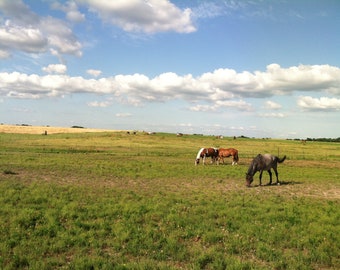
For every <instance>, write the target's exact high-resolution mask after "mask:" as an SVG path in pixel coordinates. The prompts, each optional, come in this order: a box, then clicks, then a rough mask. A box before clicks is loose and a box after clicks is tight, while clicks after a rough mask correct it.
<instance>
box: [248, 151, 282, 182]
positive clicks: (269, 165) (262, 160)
mask: <svg viewBox="0 0 340 270" xmlns="http://www.w3.org/2000/svg"><path fill="white" fill-rule="evenodd" d="M285 159H286V156H284V157H283V158H282V159H280V158H278V157H277V156H273V155H270V154H264V155H261V154H258V155H257V156H256V157H255V158H254V159H253V161H252V162H251V164H250V166H249V169H248V172H247V175H246V185H247V186H248V187H249V186H250V184H251V183H252V182H253V180H254V179H253V176H254V175H255V173H256V172H260V185H262V182H261V180H262V173H263V171H267V172H268V173H269V177H270V181H269V185H271V184H272V172H271V169H273V170H274V172H275V175H276V184H278V185H279V184H280V182H279V174H278V172H277V163H282V162H283V161H284V160H285Z"/></svg>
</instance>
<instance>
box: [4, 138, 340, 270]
mask: <svg viewBox="0 0 340 270" xmlns="http://www.w3.org/2000/svg"><path fill="white" fill-rule="evenodd" d="M0 146H1V148H0V162H1V163H0V192H1V196H0V205H1V208H0V218H1V221H2V222H1V223H0V226H1V227H0V268H1V269H18V268H20V269H25V268H26V269H58V268H61V269H63V268H66V269H150V268H151V269H320V268H322V269H337V268H339V267H340V259H339V254H340V247H339V243H340V236H339V231H340V224H339V220H340V210H339V209H340V207H339V206H340V205H339V185H340V183H339V179H340V173H339V167H340V144H336V143H320V142H308V143H307V144H306V145H302V144H301V143H299V142H296V141H283V140H255V139H237V140H232V139H230V138H225V139H223V140H220V139H216V138H214V137H208V136H203V137H202V136H184V137H179V138H178V137H176V136H175V135H172V134H157V135H152V136H148V135H144V134H137V135H127V134H125V133H91V134H87V133H84V134H60V135H48V136H39V135H19V134H0ZM202 146H216V147H234V148H237V149H238V150H239V153H240V164H239V165H238V166H231V165H230V163H231V160H228V161H227V163H226V164H224V165H219V166H216V165H210V164H209V165H206V166H202V165H199V166H194V159H195V156H196V154H197V151H198V149H199V148H200V147H202ZM264 152H270V153H273V154H278V153H279V154H280V156H283V155H284V154H285V155H287V157H288V158H287V160H286V161H285V162H284V163H283V164H280V165H279V169H278V170H279V176H280V179H281V181H283V185H281V186H274V185H273V186H263V187H259V186H257V185H258V175H256V176H255V180H254V183H253V187H252V188H246V187H245V173H246V171H247V167H248V165H249V163H250V160H251V158H252V157H254V156H255V155H256V154H258V153H264ZM267 181H268V175H267V174H266V173H264V175H263V183H267Z"/></svg>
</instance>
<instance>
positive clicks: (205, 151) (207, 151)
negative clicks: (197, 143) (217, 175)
mask: <svg viewBox="0 0 340 270" xmlns="http://www.w3.org/2000/svg"><path fill="white" fill-rule="evenodd" d="M207 157H211V162H215V161H216V160H217V157H218V149H217V148H212V147H211V148H201V149H200V150H199V151H198V153H197V156H196V160H195V165H197V164H199V163H200V159H201V158H202V159H203V165H205V159H206V158H207Z"/></svg>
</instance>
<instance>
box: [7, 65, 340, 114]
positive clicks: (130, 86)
mask: <svg viewBox="0 0 340 270" xmlns="http://www.w3.org/2000/svg"><path fill="white" fill-rule="evenodd" d="M63 68H64V67H63V66H57V65H49V66H48V67H46V68H45V71H46V72H49V73H58V71H59V73H62V72H61V71H62V70H63ZM65 68H66V67H65ZM90 73H92V74H97V73H96V72H93V71H92V72H90ZM299 91H302V92H304V93H305V92H325V93H327V92H330V91H332V92H333V93H338V94H339V95H340V69H339V68H338V67H334V66H328V65H317V66H304V65H300V66H296V67H289V68H281V67H280V66H279V65H277V64H272V65H269V66H268V67H267V69H266V71H262V72H260V71H255V72H249V71H244V72H240V73H238V72H236V71H235V70H231V69H217V70H215V71H212V72H207V73H204V74H202V75H200V76H197V77H194V76H192V75H191V74H187V75H182V76H180V75H178V74H176V73H172V72H168V73H162V74H160V75H158V76H155V77H153V78H149V77H148V76H146V75H144V74H138V73H136V74H131V75H116V76H112V77H104V78H98V79H97V78H93V79H86V78H83V77H80V76H79V77H71V76H67V75H65V74H49V75H45V76H39V75H36V74H31V75H29V74H24V73H19V72H12V73H6V72H3V73H0V96H11V97H20V98H43V97H45V96H63V95H67V94H72V93H93V94H101V95H102V94H104V95H109V96H110V97H112V98H115V99H116V100H117V101H118V102H121V103H123V104H131V105H135V106H140V105H142V104H144V103H147V102H166V101H169V100H184V101H187V102H189V103H191V107H190V109H191V110H193V111H221V110H223V109H227V108H236V109H239V110H243V111H249V110H252V107H251V105H250V104H249V103H247V102H246V101H244V99H245V98H248V97H254V98H268V97H272V96H275V95H290V94H292V93H293V92H299ZM338 101H339V100H338V99H327V98H321V99H318V100H315V99H312V98H310V97H309V98H306V97H301V98H300V99H299V102H298V104H299V106H300V107H303V108H314V109H316V108H319V109H320V108H323V107H322V106H326V107H327V108H333V109H337V108H338V107H337V106H338V105H337V104H338V103H337V102H338ZM92 105H97V106H99V105H100V104H99V103H98V104H92ZM265 105H266V106H267V108H271V109H279V108H280V104H277V103H275V102H272V101H267V102H266V103H265ZM332 106H333V107H332Z"/></svg>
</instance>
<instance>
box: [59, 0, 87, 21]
mask: <svg viewBox="0 0 340 270" xmlns="http://www.w3.org/2000/svg"><path fill="white" fill-rule="evenodd" d="M52 8H54V9H57V10H61V11H63V12H65V14H66V18H67V19H68V20H69V21H71V22H77V23H79V22H82V21H84V20H85V15H84V14H82V13H81V12H80V11H79V10H78V6H77V4H76V3H75V2H71V1H68V2H66V3H65V4H64V5H62V4H60V3H59V2H54V3H53V4H52Z"/></svg>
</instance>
